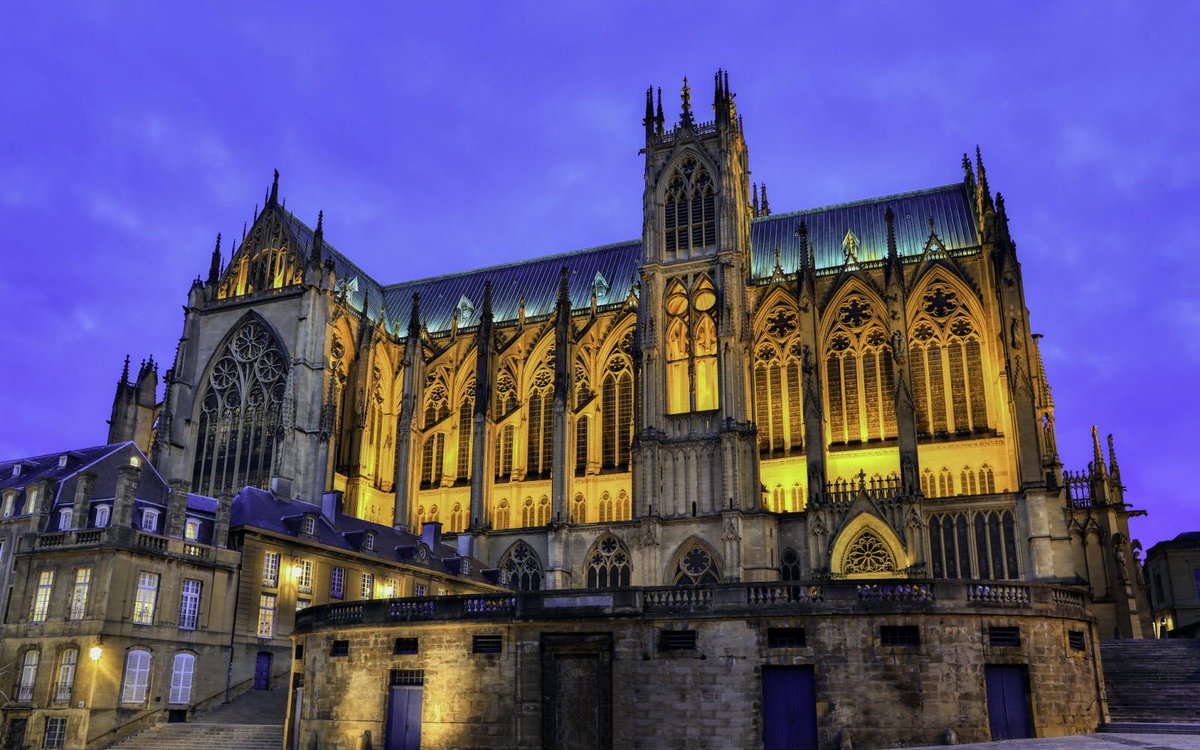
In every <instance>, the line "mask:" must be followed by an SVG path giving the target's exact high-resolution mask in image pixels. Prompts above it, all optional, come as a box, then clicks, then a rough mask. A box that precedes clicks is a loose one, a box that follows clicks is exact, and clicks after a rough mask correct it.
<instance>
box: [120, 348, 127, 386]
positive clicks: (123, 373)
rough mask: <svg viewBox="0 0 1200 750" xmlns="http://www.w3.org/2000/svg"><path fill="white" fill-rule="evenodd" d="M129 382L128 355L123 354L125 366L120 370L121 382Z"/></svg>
mask: <svg viewBox="0 0 1200 750" xmlns="http://www.w3.org/2000/svg"><path fill="white" fill-rule="evenodd" d="M128 382H129V355H128V354H126V355H125V367H124V368H122V370H121V384H122V385H124V384H125V383H128Z"/></svg>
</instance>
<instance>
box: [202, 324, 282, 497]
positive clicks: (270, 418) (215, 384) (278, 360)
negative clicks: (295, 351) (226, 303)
mask: <svg viewBox="0 0 1200 750" xmlns="http://www.w3.org/2000/svg"><path fill="white" fill-rule="evenodd" d="M287 371H288V358H287V355H286V354H285V353H284V351H283V347H282V346H281V345H280V344H279V342H278V341H276V340H275V337H274V336H273V335H272V334H271V333H270V332H269V331H268V330H267V329H266V327H265V326H263V324H262V323H260V322H259V321H257V320H249V321H247V322H245V323H243V324H242V326H241V327H240V328H238V329H237V331H236V332H235V333H234V334H233V336H231V337H230V339H229V341H228V343H226V344H225V346H224V347H223V348H222V349H221V350H220V351H219V352H218V354H217V356H216V359H215V364H214V365H213V366H212V368H211V370H210V372H209V373H208V378H207V383H206V384H205V392H204V396H203V398H202V399H201V401H200V404H201V406H200V415H199V427H198V430H197V433H196V458H195V461H194V463H193V465H192V490H193V491H194V492H197V493H199V494H203V495H219V494H222V493H229V494H232V493H235V492H237V491H238V490H240V489H241V488H242V487H245V486H247V485H249V486H252V487H263V488H265V487H266V486H267V483H268V482H269V481H270V479H271V472H272V470H273V469H274V462H275V457H276V450H277V443H278V440H279V438H280V436H281V434H282V431H283V425H282V423H281V420H280V417H281V412H282V408H283V398H284V383H285V381H286V379H287Z"/></svg>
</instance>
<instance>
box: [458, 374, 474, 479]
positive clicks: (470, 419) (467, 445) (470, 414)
mask: <svg viewBox="0 0 1200 750" xmlns="http://www.w3.org/2000/svg"><path fill="white" fill-rule="evenodd" d="M474 414H475V378H473V377H472V378H471V380H470V381H469V382H468V384H467V387H466V389H465V390H464V393H463V397H462V400H461V401H460V402H459V404H458V471H457V474H458V481H460V482H469V481H471V446H472V445H473V440H474V437H473V435H472V433H473V432H474V431H475V423H474Z"/></svg>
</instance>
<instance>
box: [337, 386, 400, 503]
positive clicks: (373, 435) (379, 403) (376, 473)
mask: <svg viewBox="0 0 1200 750" xmlns="http://www.w3.org/2000/svg"><path fill="white" fill-rule="evenodd" d="M389 369H390V368H389ZM383 393H384V384H383V371H382V370H381V369H380V368H379V366H378V365H376V366H374V367H372V368H371V385H370V393H369V395H368V396H367V403H366V409H367V424H366V429H365V433H366V443H367V446H366V450H365V451H364V460H363V462H362V465H363V468H364V470H366V471H367V472H369V473H370V474H372V475H373V478H374V485H375V487H377V488H382V487H383V477H382V474H383V471H384V457H385V456H386V455H387V453H388V451H386V450H385V447H386V448H387V449H390V448H391V447H392V441H391V430H390V428H389V426H388V419H387V416H386V413H387V404H386V399H385V398H384V395H383ZM347 442H349V441H347Z"/></svg>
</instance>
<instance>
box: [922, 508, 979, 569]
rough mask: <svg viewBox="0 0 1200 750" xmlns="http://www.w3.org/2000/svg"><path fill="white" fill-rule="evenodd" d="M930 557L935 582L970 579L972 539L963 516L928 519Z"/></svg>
mask: <svg viewBox="0 0 1200 750" xmlns="http://www.w3.org/2000/svg"><path fill="white" fill-rule="evenodd" d="M929 557H930V560H931V566H932V568H933V570H932V573H933V577H934V578H970V577H971V535H970V531H969V529H968V524H967V516H966V514H964V513H954V514H945V515H935V516H931V517H930V519H929Z"/></svg>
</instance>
